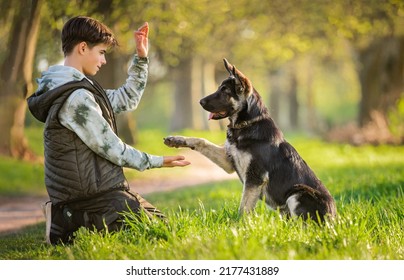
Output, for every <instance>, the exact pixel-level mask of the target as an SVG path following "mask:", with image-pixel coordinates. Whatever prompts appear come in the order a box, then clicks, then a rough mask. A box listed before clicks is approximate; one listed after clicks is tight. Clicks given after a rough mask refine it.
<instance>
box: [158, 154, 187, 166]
mask: <svg viewBox="0 0 404 280" xmlns="http://www.w3.org/2000/svg"><path fill="white" fill-rule="evenodd" d="M163 158H164V161H163V167H176V166H180V167H182V166H187V165H189V164H191V163H190V162H189V161H186V160H185V157H183V156H164V157H163Z"/></svg>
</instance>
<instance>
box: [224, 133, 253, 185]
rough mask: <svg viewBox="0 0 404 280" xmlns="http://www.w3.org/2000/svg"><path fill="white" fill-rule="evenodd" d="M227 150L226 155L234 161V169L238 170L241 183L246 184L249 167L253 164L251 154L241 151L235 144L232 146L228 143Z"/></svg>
mask: <svg viewBox="0 0 404 280" xmlns="http://www.w3.org/2000/svg"><path fill="white" fill-rule="evenodd" d="M225 149H226V153H227V154H228V155H229V156H230V157H231V158H232V159H233V162H234V168H235V169H236V171H237V174H238V176H239V177H240V179H241V181H242V182H243V183H245V181H246V174H247V171H248V167H249V166H250V163H251V158H252V156H251V154H250V153H248V152H244V151H240V150H239V149H237V147H236V146H235V145H234V144H230V143H229V142H227V141H226V144H225Z"/></svg>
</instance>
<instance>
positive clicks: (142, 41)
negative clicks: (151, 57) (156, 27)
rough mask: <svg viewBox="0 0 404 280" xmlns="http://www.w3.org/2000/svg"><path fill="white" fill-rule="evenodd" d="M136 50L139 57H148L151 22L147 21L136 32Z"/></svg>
mask: <svg viewBox="0 0 404 280" xmlns="http://www.w3.org/2000/svg"><path fill="white" fill-rule="evenodd" d="M134 35H135V43H136V52H137V55H138V56H139V57H147V55H148V53H149V45H148V43H149V38H148V36H149V24H148V23H147V22H145V23H144V24H143V25H142V26H141V27H140V28H139V29H138V30H136V31H135V32H134Z"/></svg>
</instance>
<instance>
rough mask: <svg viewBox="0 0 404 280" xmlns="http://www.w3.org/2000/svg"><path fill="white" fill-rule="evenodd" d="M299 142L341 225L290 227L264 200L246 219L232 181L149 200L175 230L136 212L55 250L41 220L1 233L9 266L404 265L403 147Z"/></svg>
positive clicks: (1, 254) (0, 246)
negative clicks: (45, 262) (113, 262)
mask: <svg viewBox="0 0 404 280" xmlns="http://www.w3.org/2000/svg"><path fill="white" fill-rule="evenodd" d="M189 133H191V132H189ZM153 135H154V136H156V134H155V132H153ZM160 136H165V135H158V137H156V138H159V137H160ZM217 137H218V138H217V139H216V140H215V139H211V140H213V141H214V142H216V143H220V142H221V141H220V137H219V136H217ZM146 138H147V139H148V138H149V137H146ZM146 138H145V139H146ZM290 142H291V143H292V144H293V145H294V146H295V147H296V149H297V150H298V151H299V152H300V154H301V155H302V156H303V157H304V158H305V160H306V162H307V163H308V164H309V165H310V166H311V167H312V168H313V169H314V170H315V172H316V173H317V175H318V176H319V177H320V178H321V180H322V181H323V182H324V183H325V184H326V185H327V186H328V188H329V189H330V191H331V193H332V194H333V195H334V197H335V199H336V203H337V208H338V218H337V219H336V220H335V221H333V222H329V223H326V224H324V225H322V226H318V225H317V224H316V223H313V222H308V223H307V224H304V223H303V222H302V221H300V220H285V219H283V218H282V217H280V216H279V214H278V213H277V212H275V211H270V210H268V209H266V207H265V205H264V204H263V203H259V205H258V206H257V210H256V213H255V214H253V215H249V216H246V217H243V218H239V217H238V215H237V207H238V203H239V200H240V196H241V189H242V187H241V185H240V183H239V182H238V181H227V182H220V183H214V184H207V185H201V186H197V187H192V188H184V189H178V190H175V191H172V192H168V193H155V194H151V195H149V196H147V199H148V200H149V201H150V202H152V203H153V204H154V205H156V206H157V207H158V208H160V209H161V210H163V212H164V213H166V214H167V216H168V218H169V222H168V225H164V224H162V223H158V222H154V223H147V222H143V223H139V222H133V220H132V219H130V218H131V217H130V215H128V225H129V226H128V229H127V230H125V231H122V232H119V233H94V232H88V231H86V230H81V231H79V232H78V233H77V237H76V240H75V243H74V244H72V245H65V246H63V245H59V246H48V245H46V244H44V242H43V233H44V224H43V223H41V224H38V225H36V226H32V227H29V228H26V229H25V230H23V231H21V232H19V233H16V234H11V235H5V236H4V235H3V236H1V237H0V259H148V260H154V259H175V260H182V259H288V260H290V259H297V260H299V259H365V260H369V259H371V260H375V259H381V260H392V259H399V260H402V259H404V234H403V232H404V210H403V206H404V188H403V185H404V173H403V172H404V171H403V170H404V168H403V167H404V157H403V155H404V147H402V146H399V147H393V146H379V147H373V146H363V147H352V146H348V145H340V144H330V143H325V142H322V141H320V140H316V139H308V138H305V137H296V136H295V137H291V138H290ZM139 144H140V143H139ZM143 147H144V148H145V149H147V148H148V147H147V145H146V144H144V146H143Z"/></svg>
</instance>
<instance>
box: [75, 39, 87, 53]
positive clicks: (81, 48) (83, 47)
mask: <svg viewBox="0 0 404 280" xmlns="http://www.w3.org/2000/svg"><path fill="white" fill-rule="evenodd" d="M86 48H87V43H86V42H84V41H83V42H80V43H78V44H77V51H78V52H79V53H80V54H81V53H83V52H84V51H85V50H86Z"/></svg>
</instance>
